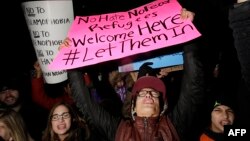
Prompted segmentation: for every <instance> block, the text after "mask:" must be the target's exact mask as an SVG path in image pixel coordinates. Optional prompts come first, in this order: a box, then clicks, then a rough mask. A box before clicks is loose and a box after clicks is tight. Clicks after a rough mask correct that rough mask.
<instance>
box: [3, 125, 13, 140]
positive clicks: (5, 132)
mask: <svg viewBox="0 0 250 141" xmlns="http://www.w3.org/2000/svg"><path fill="white" fill-rule="evenodd" d="M0 136H1V137H2V138H3V139H4V140H5V141H12V137H11V134H10V130H9V128H8V127H7V126H6V124H5V123H3V122H2V121H0Z"/></svg>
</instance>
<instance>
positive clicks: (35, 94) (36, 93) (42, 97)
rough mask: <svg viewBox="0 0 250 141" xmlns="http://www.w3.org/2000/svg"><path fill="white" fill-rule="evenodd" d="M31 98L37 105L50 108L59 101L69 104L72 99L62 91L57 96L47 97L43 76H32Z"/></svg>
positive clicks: (71, 102)
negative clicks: (60, 94) (61, 93)
mask: <svg viewBox="0 0 250 141" xmlns="http://www.w3.org/2000/svg"><path fill="white" fill-rule="evenodd" d="M31 85H32V100H33V101H34V102H35V103H37V104H38V105H40V106H42V107H44V108H46V109H48V110H50V109H51V108H52V107H53V105H54V104H55V103H57V102H59V101H65V102H67V103H69V104H73V99H72V98H71V97H70V96H69V95H68V94H67V93H64V94H63V95H62V96H60V97H57V98H52V97H49V96H48V95H47V94H46V92H45V88H44V81H43V78H42V77H41V78H32V84H31Z"/></svg>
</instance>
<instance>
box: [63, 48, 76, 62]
mask: <svg viewBox="0 0 250 141" xmlns="http://www.w3.org/2000/svg"><path fill="white" fill-rule="evenodd" d="M79 53H80V52H78V51H77V49H75V51H74V52H73V51H72V50H70V52H69V53H65V54H64V56H66V58H65V59H63V60H66V62H65V65H67V64H68V62H69V61H71V65H72V64H73V63H74V61H75V60H77V59H79V57H77V56H76V55H77V54H79Z"/></svg>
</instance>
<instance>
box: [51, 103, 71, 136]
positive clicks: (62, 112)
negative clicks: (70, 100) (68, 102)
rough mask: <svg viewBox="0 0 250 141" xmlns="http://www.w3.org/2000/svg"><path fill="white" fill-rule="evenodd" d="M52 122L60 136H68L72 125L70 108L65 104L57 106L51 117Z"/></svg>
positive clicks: (54, 129) (53, 127)
mask: <svg viewBox="0 0 250 141" xmlns="http://www.w3.org/2000/svg"><path fill="white" fill-rule="evenodd" d="M51 124H52V129H53V131H54V132H55V133H56V134H58V136H59V138H61V137H66V136H67V135H68V131H69V129H70V126H71V115H70V113H69V109H68V108H67V107H65V106H64V105H59V106H58V107H56V108H55V110H54V112H53V114H52V117H51Z"/></svg>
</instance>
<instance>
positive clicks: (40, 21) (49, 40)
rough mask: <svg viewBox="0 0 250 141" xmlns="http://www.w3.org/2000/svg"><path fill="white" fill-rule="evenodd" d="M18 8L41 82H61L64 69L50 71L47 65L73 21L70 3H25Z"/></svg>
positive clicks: (68, 0)
mask: <svg viewBox="0 0 250 141" xmlns="http://www.w3.org/2000/svg"><path fill="white" fill-rule="evenodd" d="M22 8H23V12H24V15H25V19H26V23H27V25H28V28H29V32H30V36H31V40H32V43H33V46H34V49H35V52H36V57H37V59H38V62H39V64H40V66H41V68H42V71H43V76H44V78H45V81H46V82H47V83H51V84H53V83H59V82H62V81H65V80H66V79H67V71H66V70H63V69H58V70H57V71H51V70H49V69H48V65H49V64H50V63H51V62H52V60H53V59H54V57H55V55H56V54H57V52H58V47H59V45H60V44H61V43H62V42H63V40H64V39H65V36H67V32H68V30H69V28H70V25H71V24H72V22H73V20H74V15H73V4H72V1H70V0H66V1H65V0H64V1H29V2H24V3H22Z"/></svg>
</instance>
